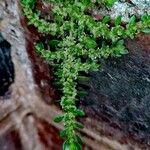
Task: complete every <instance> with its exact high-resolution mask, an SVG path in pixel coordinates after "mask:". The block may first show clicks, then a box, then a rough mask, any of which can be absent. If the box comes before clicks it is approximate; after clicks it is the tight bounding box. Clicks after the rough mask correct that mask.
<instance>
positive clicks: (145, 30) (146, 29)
mask: <svg viewBox="0 0 150 150" xmlns="http://www.w3.org/2000/svg"><path fill="white" fill-rule="evenodd" d="M142 32H144V33H150V28H145V29H143V30H142Z"/></svg>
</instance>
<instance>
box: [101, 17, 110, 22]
mask: <svg viewBox="0 0 150 150" xmlns="http://www.w3.org/2000/svg"><path fill="white" fill-rule="evenodd" d="M109 21H110V16H105V17H104V18H103V20H102V23H104V24H107V23H108V22H109Z"/></svg>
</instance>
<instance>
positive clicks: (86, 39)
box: [84, 37, 97, 49]
mask: <svg viewBox="0 0 150 150" xmlns="http://www.w3.org/2000/svg"><path fill="white" fill-rule="evenodd" d="M84 44H85V45H86V47H87V48H89V49H90V48H96V46H97V43H96V42H95V40H94V39H92V38H90V37H84Z"/></svg>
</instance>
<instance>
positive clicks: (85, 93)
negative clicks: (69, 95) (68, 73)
mask: <svg viewBox="0 0 150 150" xmlns="http://www.w3.org/2000/svg"><path fill="white" fill-rule="evenodd" d="M77 94H78V96H81V97H83V96H87V95H88V93H87V92H86V91H78V93H77Z"/></svg>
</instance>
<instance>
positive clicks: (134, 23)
mask: <svg viewBox="0 0 150 150" xmlns="http://www.w3.org/2000/svg"><path fill="white" fill-rule="evenodd" d="M128 25H129V26H135V25H136V17H135V16H132V17H131V18H130V20H129V23H128Z"/></svg>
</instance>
